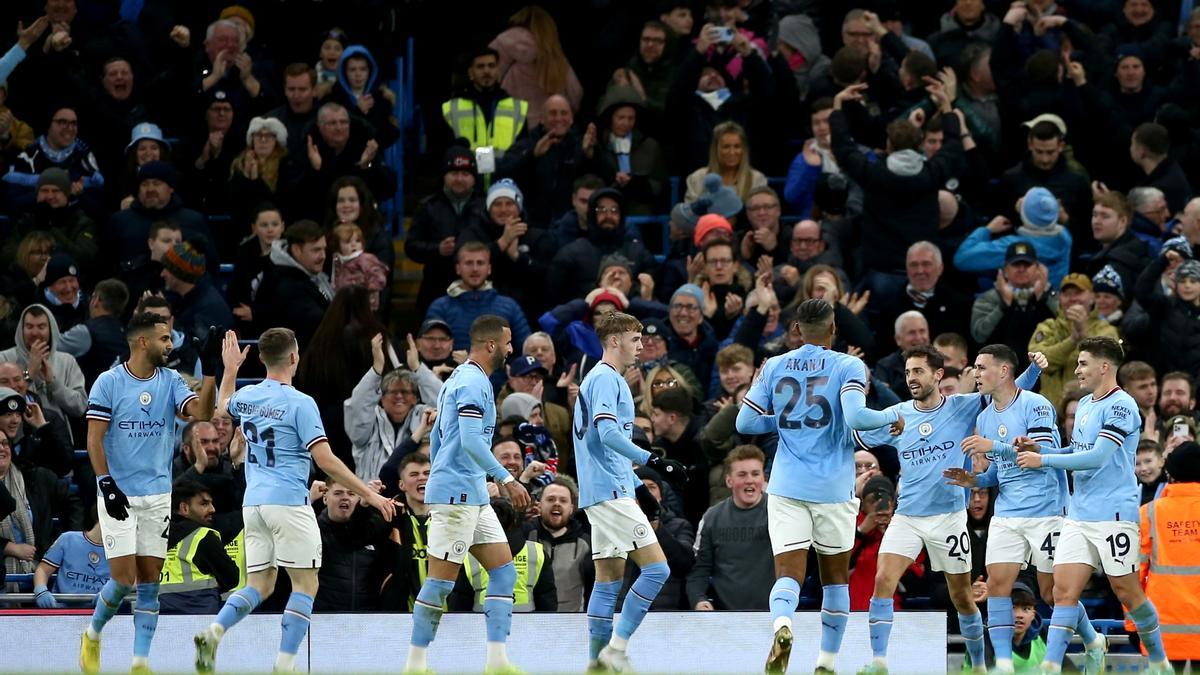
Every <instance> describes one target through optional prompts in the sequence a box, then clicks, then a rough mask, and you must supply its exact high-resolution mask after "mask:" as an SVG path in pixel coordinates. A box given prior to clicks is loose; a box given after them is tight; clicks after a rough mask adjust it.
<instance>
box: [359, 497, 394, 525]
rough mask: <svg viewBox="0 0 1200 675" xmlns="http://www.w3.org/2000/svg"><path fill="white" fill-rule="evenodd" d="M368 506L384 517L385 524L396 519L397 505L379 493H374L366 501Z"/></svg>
mask: <svg viewBox="0 0 1200 675" xmlns="http://www.w3.org/2000/svg"><path fill="white" fill-rule="evenodd" d="M366 502H367V505H368V506H370V507H371V508H373V509H375V510H377V511H379V513H381V514H382V515H383V520H384V522H388V523H390V522H392V518H395V517H396V503H395V502H393V501H392V500H390V499H388V498H387V497H384V496H383V495H381V494H379V493H378V492H375V491H372V492H371V494H370V496H369V497H368V498H367V499H366Z"/></svg>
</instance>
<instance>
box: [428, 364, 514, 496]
mask: <svg viewBox="0 0 1200 675" xmlns="http://www.w3.org/2000/svg"><path fill="white" fill-rule="evenodd" d="M495 430H496V399H495V396H494V395H493V394H492V382H491V380H489V379H488V376H487V373H486V372H484V370H483V368H482V367H481V366H480V365H479V364H478V363H475V362H474V361H471V360H468V361H467V362H466V363H464V364H462V365H461V366H459V367H457V368H455V369H454V372H453V373H451V374H450V377H449V378H448V379H447V380H446V383H445V384H443V385H442V390H441V392H440V393H438V400H437V422H436V423H435V425H434V428H433V434H432V435H431V438H430V445H429V454H430V455H431V457H430V459H431V460H432V461H433V466H432V468H431V470H430V473H429V482H428V483H426V484H425V503H426V504H473V505H477V506H482V505H484V504H490V503H491V500H490V499H489V498H488V493H487V480H486V478H487V476H489V475H490V476H492V478H495V479H496V480H498V481H499V480H504V479H506V478H508V477H509V473H508V470H507V469H505V468H504V467H503V466H501V465H500V463H499V462H498V461H496V458H495V457H494V456H493V455H492V452H491V446H492V435H493V434H494V433H495ZM472 448H474V451H472Z"/></svg>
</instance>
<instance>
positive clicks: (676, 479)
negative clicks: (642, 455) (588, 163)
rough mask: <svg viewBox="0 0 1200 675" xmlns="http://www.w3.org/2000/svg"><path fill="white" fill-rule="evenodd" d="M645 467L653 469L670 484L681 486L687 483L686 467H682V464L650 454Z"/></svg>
mask: <svg viewBox="0 0 1200 675" xmlns="http://www.w3.org/2000/svg"><path fill="white" fill-rule="evenodd" d="M646 467H647V468H650V469H654V470H655V471H657V472H658V474H659V475H660V476H662V477H663V478H665V479H667V481H668V482H670V483H673V484H676V485H683V484H684V483H686V482H688V475H687V467H686V466H684V465H683V462H677V461H675V460H673V459H665V458H663V457H659V456H658V455H655V454H651V455H650V459H649V461H647V462H646Z"/></svg>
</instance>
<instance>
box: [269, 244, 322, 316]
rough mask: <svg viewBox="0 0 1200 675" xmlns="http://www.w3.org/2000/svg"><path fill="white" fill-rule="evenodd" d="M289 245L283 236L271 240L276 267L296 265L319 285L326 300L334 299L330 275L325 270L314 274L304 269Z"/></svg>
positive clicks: (273, 260)
mask: <svg viewBox="0 0 1200 675" xmlns="http://www.w3.org/2000/svg"><path fill="white" fill-rule="evenodd" d="M287 247H288V243H287V240H286V239H283V238H282V237H281V238H279V239H276V240H275V241H273V242H271V263H272V264H274V265H275V266H276V267H294V268H296V269H298V270H300V271H301V272H304V273H305V274H307V275H308V277H309V278H310V279H312V282H313V283H314V284H316V285H317V288H318V289H320V291H321V295H324V296H325V299H326V300H333V284H332V283H330V282H329V277H328V276H326V275H325V273H324V272H318V273H316V274H313V273H312V272H309V271H308V270H306V269H304V266H303V265H301V264H300V263H299V262H298V261H297V260H296V259H295V258H293V257H292V254H291V253H288V248H287Z"/></svg>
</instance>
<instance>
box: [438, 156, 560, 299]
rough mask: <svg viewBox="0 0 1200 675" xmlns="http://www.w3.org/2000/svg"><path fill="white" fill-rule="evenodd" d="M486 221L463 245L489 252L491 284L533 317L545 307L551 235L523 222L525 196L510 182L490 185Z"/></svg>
mask: <svg viewBox="0 0 1200 675" xmlns="http://www.w3.org/2000/svg"><path fill="white" fill-rule="evenodd" d="M484 208H485V209H486V211H487V219H486V221H485V222H483V223H477V224H476V226H474V227H472V228H471V229H469V230H466V231H465V232H463V234H462V237H461V238H460V239H461V240H462V241H461V242H460V243H462V242H468V241H479V242H483V243H485V244H487V245H488V246H489V247H490V248H491V250H492V283H494V284H495V286H496V290H498V291H499V292H500V293H501V294H502V295H507V296H509V297H511V298H512V299H514V300H516V301H517V302H518V303H520V304H521V306H522V307H524V308H525V309H526V311H527V312H529V313H530V315H531V316H536V315H537V312H540V311H542V310H543V309H545V307H546V306H547V305H548V301H549V298H548V297H547V294H546V292H545V280H546V268H547V266H548V265H549V263H550V260H551V259H552V258H553V257H554V249H555V246H556V243H555V238H554V235H553V234H551V233H550V232H547V231H546V230H544V229H542V228H540V227H533V226H531V225H529V223H527V222H526V221H525V195H524V193H523V192H521V188H520V187H518V186H517V184H516V183H515V182H513V181H512V180H511V179H508V178H504V179H501V180H498V181H496V182H494V183H492V187H490V188H489V189H488V192H487V198H486V199H485V200H484Z"/></svg>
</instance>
